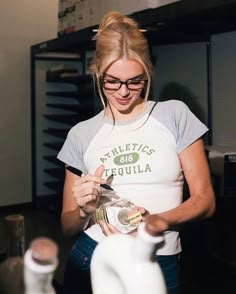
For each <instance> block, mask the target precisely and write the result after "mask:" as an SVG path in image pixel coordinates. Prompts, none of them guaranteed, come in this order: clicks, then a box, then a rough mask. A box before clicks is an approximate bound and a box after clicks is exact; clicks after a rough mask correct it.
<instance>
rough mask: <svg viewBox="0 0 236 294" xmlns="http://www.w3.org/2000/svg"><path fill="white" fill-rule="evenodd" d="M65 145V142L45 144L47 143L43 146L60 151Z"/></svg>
mask: <svg viewBox="0 0 236 294" xmlns="http://www.w3.org/2000/svg"><path fill="white" fill-rule="evenodd" d="M63 143H64V141H63V142H53V143H51V142H45V143H43V145H44V146H46V147H48V148H50V149H53V150H56V151H60V150H61V147H62V145H63Z"/></svg>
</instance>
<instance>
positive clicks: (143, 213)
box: [99, 206, 150, 236]
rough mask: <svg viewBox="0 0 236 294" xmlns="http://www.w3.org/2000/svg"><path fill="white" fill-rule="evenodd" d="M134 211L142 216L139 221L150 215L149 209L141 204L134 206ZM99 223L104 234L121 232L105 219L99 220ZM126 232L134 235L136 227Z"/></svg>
mask: <svg viewBox="0 0 236 294" xmlns="http://www.w3.org/2000/svg"><path fill="white" fill-rule="evenodd" d="M134 211H137V212H139V213H140V214H141V216H142V220H141V221H145V219H146V218H147V217H148V216H149V215H150V213H149V211H148V210H146V209H145V208H144V207H141V206H135V208H134ZM99 225H100V227H101V230H102V232H103V234H104V235H105V236H110V235H113V234H117V233H120V234H122V233H121V232H120V231H119V230H118V229H117V228H116V227H115V226H114V225H112V224H108V223H106V222H105V221H99ZM128 234H129V235H131V236H135V235H136V234H137V229H136V230H134V231H132V232H130V233H128Z"/></svg>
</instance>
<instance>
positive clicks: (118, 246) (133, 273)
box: [91, 223, 167, 294]
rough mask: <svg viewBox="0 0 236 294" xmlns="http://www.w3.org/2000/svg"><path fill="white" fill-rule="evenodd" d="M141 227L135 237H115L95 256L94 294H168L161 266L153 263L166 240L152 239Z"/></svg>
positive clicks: (97, 250)
mask: <svg viewBox="0 0 236 294" xmlns="http://www.w3.org/2000/svg"><path fill="white" fill-rule="evenodd" d="M144 226H145V224H144V223H141V224H140V226H139V228H138V233H137V236H136V237H132V236H129V235H124V234H114V235H111V236H109V237H107V238H106V239H105V240H103V241H102V242H100V243H99V244H98V245H97V247H96V248H95V251H94V253H93V256H92V261H91V279H92V289H93V294H111V293H112V294H134V293H135V294H144V293H147V294H157V293H158V294H166V293H167V290H166V285H165V281H164V277H163V274H162V271H161V269H160V266H159V265H158V263H157V262H156V261H154V260H153V257H154V255H155V252H156V249H157V248H158V247H157V246H158V244H160V243H162V242H163V241H164V237H163V236H156V237H153V236H151V235H149V234H148V233H147V232H146V230H145V227H144Z"/></svg>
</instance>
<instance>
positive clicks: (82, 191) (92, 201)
mask: <svg viewBox="0 0 236 294" xmlns="http://www.w3.org/2000/svg"><path fill="white" fill-rule="evenodd" d="M103 172H104V166H103V165H100V166H99V167H98V168H97V170H96V171H95V174H94V175H90V174H87V175H84V176H82V177H80V178H78V179H77V180H76V181H75V182H74V185H73V187H72V193H73V197H74V199H75V201H76V203H77V204H78V206H79V207H80V210H81V213H80V215H81V217H82V218H83V217H85V216H86V215H88V214H91V213H94V212H95V210H96V207H97V203H98V201H99V198H100V196H101V194H102V189H101V187H100V184H105V183H106V180H105V179H102V174H103Z"/></svg>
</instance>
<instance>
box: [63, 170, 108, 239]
mask: <svg viewBox="0 0 236 294" xmlns="http://www.w3.org/2000/svg"><path fill="white" fill-rule="evenodd" d="M103 171H104V167H103V166H100V167H98V169H97V170H96V172H95V175H86V176H82V177H79V176H77V175H75V174H74V173H72V172H70V171H68V170H67V169H66V170H65V183H64V189H63V203H62V213H61V224H62V231H63V232H64V233H65V234H68V235H75V234H77V233H79V232H81V231H83V230H84V229H86V227H87V225H88V223H89V220H90V218H91V215H92V213H93V212H95V210H96V205H97V202H98V200H99V197H100V195H101V187H100V184H104V183H106V181H105V180H104V179H102V178H101V176H102V174H103Z"/></svg>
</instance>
